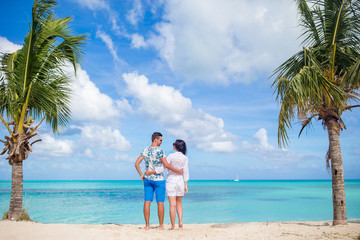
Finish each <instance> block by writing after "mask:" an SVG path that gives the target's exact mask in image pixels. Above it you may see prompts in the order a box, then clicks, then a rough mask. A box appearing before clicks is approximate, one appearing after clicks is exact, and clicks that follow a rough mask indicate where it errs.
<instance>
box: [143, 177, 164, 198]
mask: <svg viewBox="0 0 360 240" xmlns="http://www.w3.org/2000/svg"><path fill="white" fill-rule="evenodd" d="M144 190H145V201H151V202H152V200H153V199H154V191H155V193H156V202H164V201H165V180H163V181H152V180H148V179H146V178H145V180H144Z"/></svg>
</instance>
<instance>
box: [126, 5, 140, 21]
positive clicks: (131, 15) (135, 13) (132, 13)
mask: <svg viewBox="0 0 360 240" xmlns="http://www.w3.org/2000/svg"><path fill="white" fill-rule="evenodd" d="M133 3H134V6H133V8H132V9H130V10H129V12H128V13H127V14H126V19H127V20H128V21H129V22H130V23H131V24H132V25H134V26H136V25H137V24H138V22H139V21H140V20H141V19H142V17H143V10H142V5H141V1H140V0H134V2H133Z"/></svg>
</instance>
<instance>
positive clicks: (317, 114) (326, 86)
mask: <svg viewBox="0 0 360 240" xmlns="http://www.w3.org/2000/svg"><path fill="white" fill-rule="evenodd" d="M296 3H297V7H298V12H299V15H300V26H301V27H302V28H303V33H302V35H301V36H302V37H304V41H303V45H304V46H305V47H304V48H303V49H302V50H301V51H299V52H298V53H296V54H295V55H293V56H292V57H290V58H289V59H288V60H287V61H285V62H284V63H283V64H282V65H280V66H279V67H278V68H277V69H276V70H275V71H274V74H273V75H277V77H276V79H275V81H274V82H273V84H272V87H274V88H275V93H276V95H277V100H278V101H279V102H280V105H281V106H280V113H279V122H278V143H279V146H280V147H282V146H285V145H287V144H288V143H289V137H288V134H287V130H288V129H289V128H291V127H292V122H293V120H294V119H295V118H297V119H298V120H299V121H301V123H302V128H301V130H300V133H299V136H300V135H301V133H302V131H303V129H304V128H305V127H307V126H309V125H310V124H311V121H312V119H314V118H316V119H317V120H321V121H322V124H323V126H324V129H326V130H327V132H328V137H329V150H328V152H327V154H326V156H327V157H326V158H327V166H328V168H329V167H330V164H329V162H331V174H332V189H333V193H332V195H333V225H337V224H347V218H346V201H345V184H344V171H343V162H342V155H341V148H340V139H339V136H340V131H341V130H343V129H345V123H344V122H343V120H342V118H341V115H342V113H343V112H345V111H346V110H351V109H353V108H355V107H359V105H354V104H356V102H357V101H359V100H360V97H359V96H360V95H359V87H360V75H359V71H360V44H359V43H360V39H359V35H360V34H359V33H360V16H359V13H360V2H359V1H351V0H316V1H315V0H314V1H305V0H296ZM308 3H309V4H308ZM309 5H310V6H311V7H310V6H309Z"/></svg>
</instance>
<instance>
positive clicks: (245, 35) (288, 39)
mask: <svg viewBox="0 0 360 240" xmlns="http://www.w3.org/2000/svg"><path fill="white" fill-rule="evenodd" d="M294 2H295V1H288V0H275V1H267V0H226V1H219V0H198V1H193V0H181V1H180V0H174V1H166V0H122V1H110V0H59V1H58V6H57V7H56V8H55V9H54V11H55V13H56V15H57V16H59V17H67V16H71V17H72V20H73V21H72V22H71V28H72V29H73V30H74V32H75V33H76V34H83V33H85V34H87V37H88V40H87V42H86V45H84V47H83V51H84V56H83V59H82V61H81V63H80V64H79V65H78V66H77V75H76V77H75V76H74V77H73V83H72V84H73V85H72V88H73V95H72V100H71V111H72V118H71V121H70V123H69V125H68V126H67V127H66V128H62V129H61V130H60V133H59V134H53V133H52V131H51V129H50V127H49V126H48V125H47V124H45V123H43V124H42V125H41V127H40V129H39V136H38V139H42V141H41V142H38V143H36V144H34V145H33V153H31V155H30V156H29V158H28V159H27V160H25V161H24V179H25V180H136V179H139V175H138V173H137V172H136V170H135V167H134V164H135V161H136V159H137V157H138V156H139V155H140V152H141V151H142V150H143V149H144V148H145V147H147V146H150V145H151V134H152V133H153V132H155V131H159V132H161V133H162V134H163V144H162V145H161V147H162V148H163V150H164V151H165V154H166V155H169V154H170V153H172V152H173V150H172V143H173V142H174V141H175V140H176V139H183V140H184V141H185V142H186V143H187V146H188V154H187V155H188V158H189V170H190V179H193V180H202V179H230V180H231V179H234V178H235V177H239V178H240V179H244V180H248V179H249V180H252V179H331V176H330V175H329V173H328V171H327V169H326V163H325V154H326V152H327V149H328V136H327V132H326V131H324V128H323V127H322V125H321V123H320V122H316V121H314V122H313V125H312V127H311V128H309V129H307V130H306V131H304V133H303V134H302V136H301V137H300V138H298V133H299V131H300V129H301V124H299V122H297V121H295V122H294V123H293V128H292V129H289V131H288V133H289V136H290V144H289V145H288V146H286V148H284V149H281V148H279V147H278V142H277V128H278V123H277V121H278V114H279V107H280V105H279V103H278V102H277V101H276V97H275V95H274V94H273V92H274V89H273V88H271V84H272V82H273V81H274V78H271V77H270V76H271V75H272V73H273V71H274V70H275V69H276V68H277V67H278V66H279V65H280V64H281V63H283V62H284V61H285V60H286V59H288V58H289V57H291V56H292V55H293V54H295V53H296V52H297V51H299V50H300V49H301V48H302V47H303V46H302V45H301V39H300V38H299V36H300V34H301V28H299V27H298V17H297V9H296V5H295V3H294ZM32 3H33V2H32V1H31V0H19V1H3V2H2V3H1V6H2V7H1V9H2V11H1V12H2V14H0V22H1V23H2V24H1V27H0V52H3V53H4V52H13V51H15V50H17V49H19V48H21V46H22V44H23V43H24V38H25V35H26V33H27V32H28V30H29V22H30V21H31V8H32ZM69 71H70V70H69ZM70 72H71V71H70ZM343 119H344V122H345V124H346V127H347V129H346V130H345V131H343V132H342V133H341V137H340V140H341V147H342V156H343V161H344V171H345V178H346V179H359V178H360V162H359V159H360V149H359V141H358V140H359V136H360V126H359V120H360V112H359V109H354V110H353V111H352V112H347V113H344V114H343ZM38 120H40V119H38ZM6 133H7V132H6V128H5V126H4V125H0V138H1V139H4V137H3V136H5V135H6ZM141 168H142V170H144V164H143V163H142V164H141ZM7 179H11V166H10V165H9V164H8V163H7V160H6V156H0V180H7Z"/></svg>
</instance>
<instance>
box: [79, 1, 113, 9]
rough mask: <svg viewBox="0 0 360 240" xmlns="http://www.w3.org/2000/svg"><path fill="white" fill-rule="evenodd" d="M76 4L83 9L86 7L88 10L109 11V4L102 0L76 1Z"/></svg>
mask: <svg viewBox="0 0 360 240" xmlns="http://www.w3.org/2000/svg"><path fill="white" fill-rule="evenodd" d="M76 2H77V3H79V4H80V5H81V6H83V7H87V8H89V9H90V10H93V11H94V10H103V9H105V10H108V11H109V10H110V6H109V4H108V3H107V2H106V1H104V0H77V1H76Z"/></svg>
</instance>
